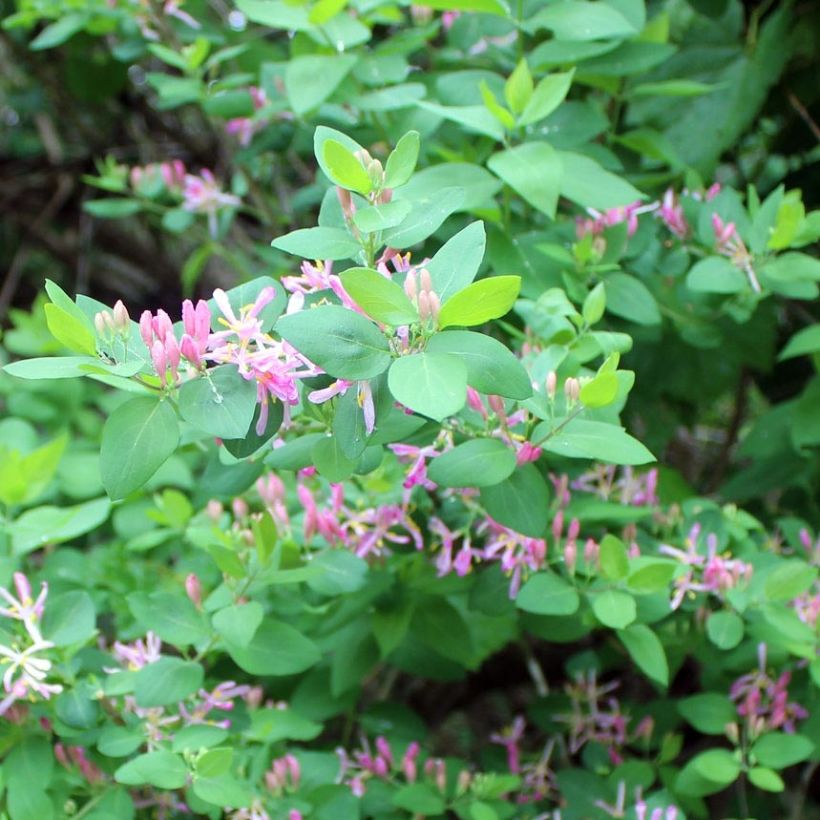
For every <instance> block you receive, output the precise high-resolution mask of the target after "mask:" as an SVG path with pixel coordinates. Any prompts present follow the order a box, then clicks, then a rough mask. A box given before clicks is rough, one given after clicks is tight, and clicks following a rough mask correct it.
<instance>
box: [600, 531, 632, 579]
mask: <svg viewBox="0 0 820 820" xmlns="http://www.w3.org/2000/svg"><path fill="white" fill-rule="evenodd" d="M599 560H600V564H601V572H602V573H603V575H604V577H605V578H609V579H610V580H612V581H619V580H620V579H621V578H625V577H626V576H627V574H628V573H629V558H628V557H627V555H626V547H625V546H624V542H623V541H621V539H620V538H616V537H615V536H614V535H611V534H610V533H607V534H606V535H605V536H604V537H603V538H602V539H601V549H600V559H599Z"/></svg>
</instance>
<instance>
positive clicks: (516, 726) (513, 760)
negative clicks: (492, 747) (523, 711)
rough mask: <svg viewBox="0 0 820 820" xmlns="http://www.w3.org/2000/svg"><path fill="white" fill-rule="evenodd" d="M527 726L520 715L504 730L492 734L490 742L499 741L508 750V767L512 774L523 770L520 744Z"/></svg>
mask: <svg viewBox="0 0 820 820" xmlns="http://www.w3.org/2000/svg"><path fill="white" fill-rule="evenodd" d="M525 727H526V721H525V720H524V718H523V717H521V716H520V715H519V716H518V717H516V719H515V720H514V721H513V723H512V725H511V726H508V727H507V728H506V729H504V731H503V732H494V733H493V734H491V735H490V742H492V743H498V744H500V745H502V746H504V748H505V749H506V750H507V768H508V769H509V770H510V772H511V773H512V774H518V773H519V772H520V771H521V752H520V750H519V747H518V744H519V743H520V742H521V738H522V737H523V736H524V729H525Z"/></svg>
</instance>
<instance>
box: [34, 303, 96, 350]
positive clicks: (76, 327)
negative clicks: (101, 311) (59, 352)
mask: <svg viewBox="0 0 820 820" xmlns="http://www.w3.org/2000/svg"><path fill="white" fill-rule="evenodd" d="M44 310H45V314H46V324H47V325H48V329H49V331H50V332H51V335H52V336H53V337H54V338H55V339H56V340H57V341H58V342H59V343H60V344H61V345H63V346H65V347H67V348H68V349H69V350H74V351H76V352H78V353H87V354H88V355H89V356H94V357H96V354H97V344H96V341H95V339H94V334H93V333H92V332H91V329H90V328H89V327H88V325H87V324H86V323H85V322H82V321H80V320H79V319H77V318H76V317H75V316H72V315H71V314H70V313H68V312H66V311H65V310H63V309H62V308H61V307H58V306H57V305H54V304H48V305H46V306H45V307H44Z"/></svg>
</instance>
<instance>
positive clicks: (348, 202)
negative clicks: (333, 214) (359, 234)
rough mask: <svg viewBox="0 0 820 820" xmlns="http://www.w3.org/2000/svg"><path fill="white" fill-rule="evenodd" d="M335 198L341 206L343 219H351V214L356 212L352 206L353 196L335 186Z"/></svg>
mask: <svg viewBox="0 0 820 820" xmlns="http://www.w3.org/2000/svg"><path fill="white" fill-rule="evenodd" d="M336 196H337V197H338V199H339V204H340V205H341V206H342V213H343V214H344V217H345V219H353V214H354V213H355V212H356V206H355V205H354V204H353V196H352V194H351V193H350V191H348V190H346V189H345V188H340V187H339V186H338V185H337V186H336Z"/></svg>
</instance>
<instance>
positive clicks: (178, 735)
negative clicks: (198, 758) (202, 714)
mask: <svg viewBox="0 0 820 820" xmlns="http://www.w3.org/2000/svg"><path fill="white" fill-rule="evenodd" d="M227 736H228V730H227V729H223V728H222V727H221V726H212V725H210V724H207V723H194V724H192V725H190V726H185V727H183V728H182V729H180V730H179V731H178V732H174V740H173V742H172V744H171V751H172V752H186V751H189V750H190V751H199V750H200V749H208V748H210V747H211V746H216V745H217V744H218V743H222V742H223V741H224V740H225V738H226V737H227Z"/></svg>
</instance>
